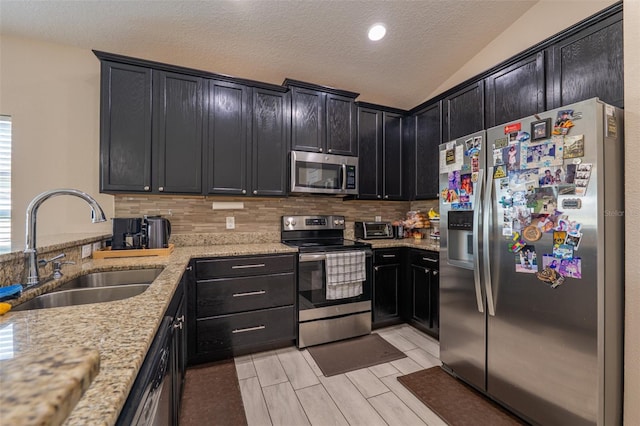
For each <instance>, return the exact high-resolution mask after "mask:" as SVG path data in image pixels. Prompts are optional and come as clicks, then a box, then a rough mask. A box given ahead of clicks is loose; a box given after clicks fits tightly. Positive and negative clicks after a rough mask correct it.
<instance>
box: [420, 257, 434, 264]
mask: <svg viewBox="0 0 640 426" xmlns="http://www.w3.org/2000/svg"><path fill="white" fill-rule="evenodd" d="M422 260H426V261H427V262H432V263H438V261H437V260H436V259H431V258H430V257H423V258H422Z"/></svg>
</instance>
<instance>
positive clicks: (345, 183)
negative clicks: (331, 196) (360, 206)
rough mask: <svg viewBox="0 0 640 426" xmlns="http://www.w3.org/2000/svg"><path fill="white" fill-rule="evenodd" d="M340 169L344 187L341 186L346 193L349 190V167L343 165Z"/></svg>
mask: <svg viewBox="0 0 640 426" xmlns="http://www.w3.org/2000/svg"><path fill="white" fill-rule="evenodd" d="M340 168H341V170H342V185H340V187H341V188H342V190H343V191H346V190H347V165H346V164H344V163H343V164H342V165H341V167H340Z"/></svg>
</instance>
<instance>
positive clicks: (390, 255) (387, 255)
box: [382, 254, 396, 257]
mask: <svg viewBox="0 0 640 426" xmlns="http://www.w3.org/2000/svg"><path fill="white" fill-rule="evenodd" d="M382 257H396V255H395V254H383V255H382Z"/></svg>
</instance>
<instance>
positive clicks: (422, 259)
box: [410, 250, 440, 269]
mask: <svg viewBox="0 0 640 426" xmlns="http://www.w3.org/2000/svg"><path fill="white" fill-rule="evenodd" d="M410 256H411V257H410V262H411V264H412V265H418V266H422V267H424V268H428V269H438V268H439V265H440V256H439V254H438V253H436V252H433V251H426V250H411V255H410Z"/></svg>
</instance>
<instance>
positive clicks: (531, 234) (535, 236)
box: [522, 225, 564, 242]
mask: <svg viewBox="0 0 640 426" xmlns="http://www.w3.org/2000/svg"><path fill="white" fill-rule="evenodd" d="M522 236H523V237H524V239H525V240H527V241H531V242H533V241H538V240H539V239H540V238H542V231H541V230H539V229H538V227H537V226H535V225H529V226H527V227H526V228H524V230H523V231H522ZM563 242H564V241H563Z"/></svg>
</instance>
